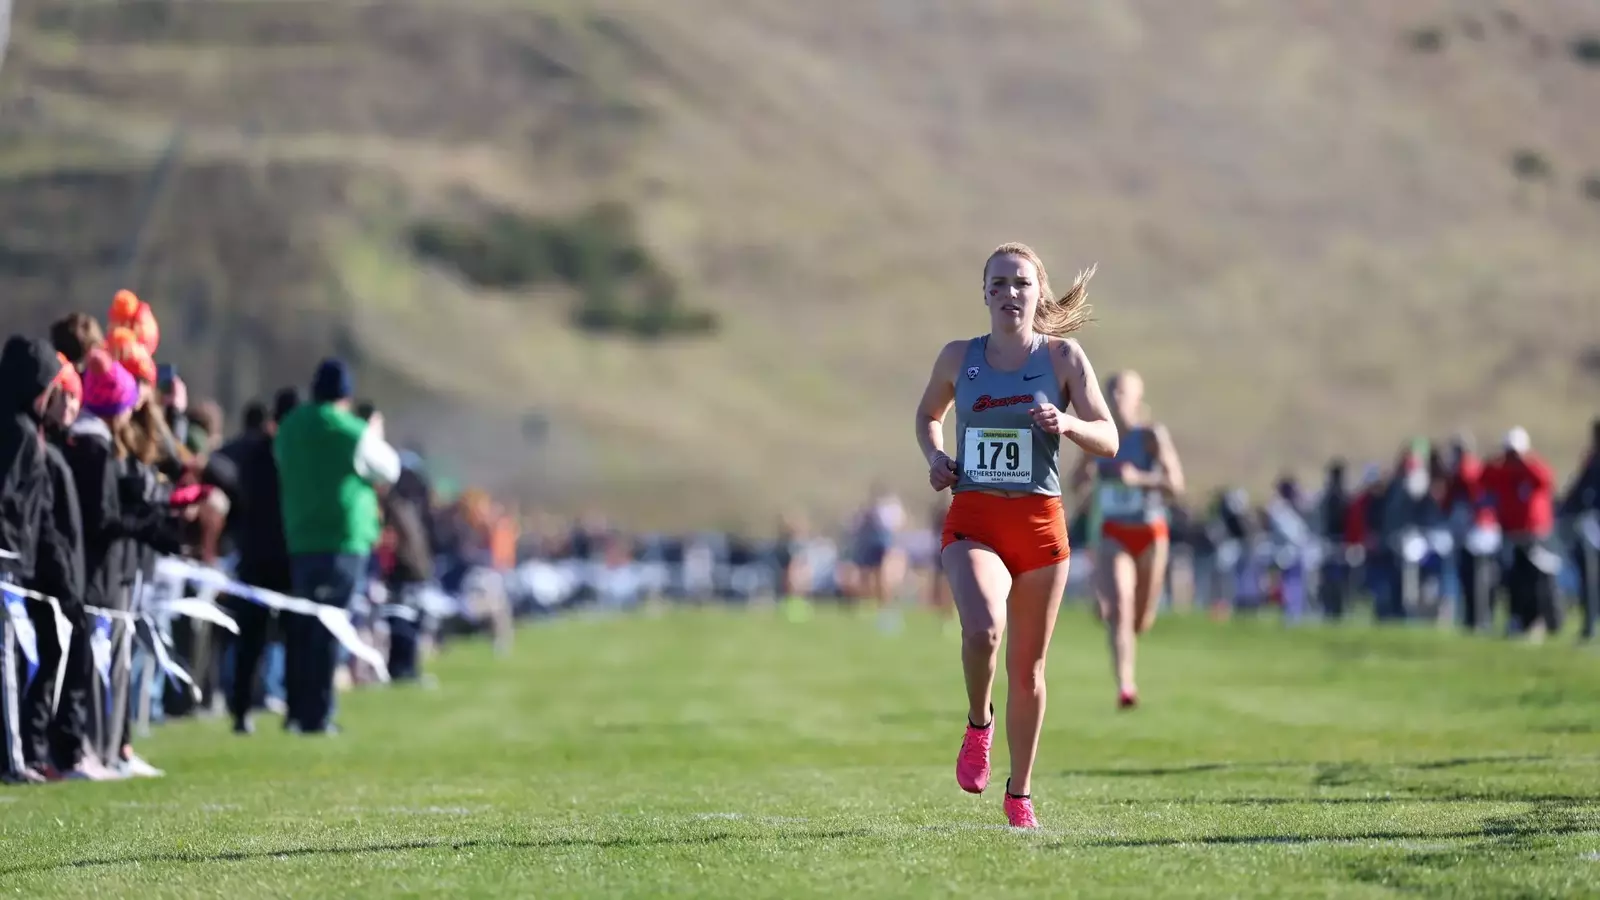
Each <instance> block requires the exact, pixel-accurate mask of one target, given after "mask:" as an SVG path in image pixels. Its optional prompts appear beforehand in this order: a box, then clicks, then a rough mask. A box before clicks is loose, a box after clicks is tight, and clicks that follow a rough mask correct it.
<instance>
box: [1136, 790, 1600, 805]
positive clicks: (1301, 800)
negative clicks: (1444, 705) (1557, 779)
mask: <svg viewBox="0 0 1600 900" xmlns="http://www.w3.org/2000/svg"><path fill="white" fill-rule="evenodd" d="M1594 799H1595V798H1593V797H1588V796H1580V795H1578V794H1518V793H1515V792H1512V791H1479V792H1471V791H1447V792H1435V793H1427V794H1406V793H1394V794H1382V795H1378V796H1371V797H1316V796H1307V797H1139V798H1129V799H1126V800H1107V801H1105V804H1106V805H1107V806H1323V805H1327V806H1363V805H1374V804H1383V803H1414V804H1424V803H1588V802H1591V801H1592V800H1594Z"/></svg>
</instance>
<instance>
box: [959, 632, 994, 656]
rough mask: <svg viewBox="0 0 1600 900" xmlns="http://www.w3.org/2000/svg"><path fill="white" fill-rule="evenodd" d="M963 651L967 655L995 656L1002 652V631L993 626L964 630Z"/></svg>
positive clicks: (962, 635) (962, 634)
mask: <svg viewBox="0 0 1600 900" xmlns="http://www.w3.org/2000/svg"><path fill="white" fill-rule="evenodd" d="M961 649H962V650H964V651H966V652H967V653H978V654H984V653H986V654H988V655H989V656H994V655H995V654H996V653H999V652H1000V629H999V628H998V627H996V626H993V625H991V626H989V627H988V628H963V629H962V631H961Z"/></svg>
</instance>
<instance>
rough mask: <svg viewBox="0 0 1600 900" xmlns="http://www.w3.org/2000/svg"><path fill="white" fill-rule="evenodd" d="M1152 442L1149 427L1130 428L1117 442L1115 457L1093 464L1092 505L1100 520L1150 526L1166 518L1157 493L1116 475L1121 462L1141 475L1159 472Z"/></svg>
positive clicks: (1158, 462) (1154, 440)
mask: <svg viewBox="0 0 1600 900" xmlns="http://www.w3.org/2000/svg"><path fill="white" fill-rule="evenodd" d="M1155 442H1156V435H1155V432H1154V431H1151V430H1150V429H1149V428H1146V427H1144V426H1139V427H1137V428H1130V429H1128V431H1127V433H1125V434H1123V435H1122V437H1121V439H1120V440H1119V441H1118V442H1117V455H1116V456H1113V457H1112V458H1110V459H1099V460H1096V461H1095V462H1096V465H1097V467H1098V469H1099V476H1100V477H1099V479H1098V481H1097V483H1096V484H1095V502H1096V503H1097V504H1098V505H1099V507H1100V518H1101V521H1105V522H1128V523H1134V524H1149V523H1151V522H1160V521H1162V520H1164V519H1166V517H1167V504H1166V500H1165V498H1164V497H1163V496H1162V494H1161V492H1160V491H1159V490H1156V489H1154V488H1146V487H1134V486H1132V485H1129V484H1126V483H1124V482H1123V480H1122V477H1121V476H1120V475H1119V474H1118V471H1119V470H1120V469H1121V468H1122V466H1123V464H1124V463H1127V464H1129V465H1131V466H1133V467H1134V468H1135V469H1138V470H1139V471H1141V472H1154V471H1156V470H1157V469H1160V468H1161V462H1160V460H1159V459H1158V458H1157V456H1156V451H1155Z"/></svg>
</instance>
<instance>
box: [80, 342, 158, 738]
mask: <svg viewBox="0 0 1600 900" xmlns="http://www.w3.org/2000/svg"><path fill="white" fill-rule="evenodd" d="M83 382H84V384H83V393H84V397H83V411H84V413H86V415H83V416H81V417H80V418H79V419H78V421H77V422H76V423H74V424H73V426H72V428H71V430H70V431H69V432H68V436H67V440H66V442H65V444H64V445H63V447H62V454H63V455H64V456H65V457H66V460H67V464H68V465H69V466H70V467H71V468H72V475H73V481H74V482H75V483H76V485H77V488H78V505H79V508H80V510H81V511H82V518H83V550H84V602H85V604H86V605H87V606H91V607H96V608H99V609H109V610H126V609H128V608H129V596H128V589H129V587H131V585H132V584H133V582H134V578H135V574H136V573H137V572H138V570H139V567H140V565H141V556H142V553H143V550H142V548H144V547H151V548H154V549H155V550H157V551H159V552H162V553H177V552H179V551H180V550H181V549H182V540H181V534H180V531H179V523H178V521H177V520H176V519H175V517H174V516H172V515H171V514H170V512H169V511H168V510H167V508H166V507H165V505H157V504H155V503H152V502H150V501H149V500H148V499H147V497H146V494H145V493H144V486H143V484H142V481H140V480H139V478H140V476H139V473H138V472H136V471H134V470H133V469H132V468H131V466H132V464H133V463H134V460H133V459H132V457H131V456H130V454H129V448H128V446H127V444H126V441H125V438H124V436H125V435H126V434H127V432H128V423H129V419H130V417H131V415H132V413H133V409H134V407H135V406H136V405H137V404H138V402H139V387H138V384H137V383H136V382H135V380H134V378H133V375H132V374H131V373H129V372H128V371H127V369H126V368H124V367H123V366H121V365H119V364H117V363H116V362H115V361H114V360H112V359H111V357H110V356H108V355H106V354H105V353H104V352H94V353H91V354H90V356H89V359H88V361H87V363H86V364H85V371H84V376H83ZM128 627H129V623H128V622H126V621H124V620H121V619H116V620H113V621H112V625H111V638H112V646H113V647H114V648H115V647H118V646H121V642H122V641H123V634H124V633H125V632H126V631H127V629H128ZM111 677H112V684H111V685H110V699H111V700H112V703H111V704H110V706H111V707H112V709H111V710H110V712H109V713H108V711H107V706H108V704H106V703H103V702H98V701H97V702H95V703H93V704H91V709H90V722H91V730H92V731H93V733H94V735H95V741H94V743H95V745H96V747H97V749H98V750H99V752H100V757H101V761H102V762H104V763H106V764H107V765H117V764H119V763H120V762H123V761H125V760H123V759H122V758H121V756H120V747H121V744H122V743H123V742H122V737H123V727H124V724H125V720H126V717H127V715H128V710H127V707H128V703H127V698H128V672H127V670H126V667H125V666H118V665H115V664H114V665H113V666H112V672H111Z"/></svg>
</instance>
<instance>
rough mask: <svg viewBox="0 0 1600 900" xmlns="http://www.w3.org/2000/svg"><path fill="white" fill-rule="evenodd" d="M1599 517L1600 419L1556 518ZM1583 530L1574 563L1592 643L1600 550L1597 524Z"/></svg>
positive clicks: (1598, 617)
mask: <svg viewBox="0 0 1600 900" xmlns="http://www.w3.org/2000/svg"><path fill="white" fill-rule="evenodd" d="M1586 515H1587V516H1593V515H1600V419H1596V420H1595V421H1594V424H1593V425H1592V426H1591V430H1590V435H1589V450H1588V452H1587V453H1586V454H1585V455H1584V459H1583V464H1582V465H1581V466H1579V467H1578V473H1577V475H1576V476H1574V478H1573V479H1572V484H1571V486H1569V487H1568V488H1567V491H1566V493H1565V494H1564V495H1563V496H1562V498H1561V507H1560V509H1558V510H1557V511H1556V516H1557V518H1560V519H1576V520H1578V521H1579V522H1580V525H1581V523H1582V520H1583V517H1584V516H1586ZM1581 527H1582V528H1583V531H1580V533H1579V534H1578V539H1577V541H1576V542H1574V545H1573V555H1574V557H1575V559H1574V562H1576V563H1577V565H1578V598H1579V604H1580V606H1581V607H1582V609H1583V631H1582V633H1580V634H1579V638H1580V639H1582V640H1592V639H1593V638H1594V636H1595V633H1596V631H1597V630H1600V550H1597V549H1596V547H1595V546H1594V542H1595V541H1596V539H1597V535H1596V534H1595V533H1594V529H1595V527H1596V523H1594V522H1593V521H1591V522H1589V523H1588V524H1587V525H1581Z"/></svg>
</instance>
